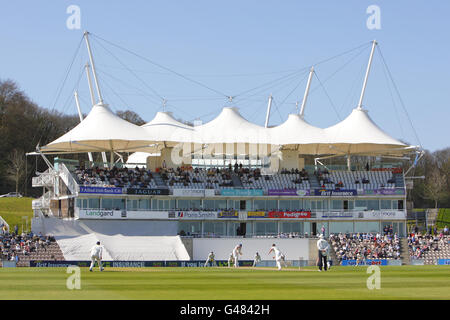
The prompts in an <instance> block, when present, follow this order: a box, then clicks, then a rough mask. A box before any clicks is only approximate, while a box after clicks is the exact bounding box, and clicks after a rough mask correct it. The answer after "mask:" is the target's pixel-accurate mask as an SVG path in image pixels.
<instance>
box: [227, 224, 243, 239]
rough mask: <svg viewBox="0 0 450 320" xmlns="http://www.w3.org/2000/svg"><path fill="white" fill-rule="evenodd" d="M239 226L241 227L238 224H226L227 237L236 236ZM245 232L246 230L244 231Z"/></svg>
mask: <svg viewBox="0 0 450 320" xmlns="http://www.w3.org/2000/svg"><path fill="white" fill-rule="evenodd" d="M240 225H241V224H240V223H239V222H232V221H229V222H228V226H227V229H228V231H227V235H228V236H236V233H237V228H239V227H240ZM246 231H247V230H246Z"/></svg>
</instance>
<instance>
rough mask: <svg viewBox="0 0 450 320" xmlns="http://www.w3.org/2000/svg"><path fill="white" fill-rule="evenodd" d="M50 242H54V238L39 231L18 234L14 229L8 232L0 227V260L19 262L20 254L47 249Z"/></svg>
mask: <svg viewBox="0 0 450 320" xmlns="http://www.w3.org/2000/svg"><path fill="white" fill-rule="evenodd" d="M16 230H17V229H16ZM52 242H55V238H53V237H52V236H43V235H42V234H41V233H39V234H33V232H30V233H22V234H18V233H16V231H15V232H11V233H10V232H9V231H4V230H3V229H2V230H1V233H0V260H3V261H5V260H8V261H16V262H19V256H20V255H24V256H27V255H30V254H31V253H32V252H38V251H41V250H43V251H47V247H48V246H49V245H50V244H51V243H52Z"/></svg>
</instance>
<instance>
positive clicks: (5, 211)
mask: <svg viewBox="0 0 450 320" xmlns="http://www.w3.org/2000/svg"><path fill="white" fill-rule="evenodd" d="M32 201H33V198H25V197H24V198H0V216H1V217H3V219H5V220H6V222H7V223H8V224H9V227H10V228H11V231H13V230H14V226H15V225H16V224H17V226H18V227H19V232H22V223H23V227H24V231H29V230H30V229H31V218H33V209H32V208H31V202H32ZM22 217H27V218H28V230H25V229H26V224H25V221H24V220H23V219H22Z"/></svg>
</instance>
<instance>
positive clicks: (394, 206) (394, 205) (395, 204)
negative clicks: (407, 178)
mask: <svg viewBox="0 0 450 320" xmlns="http://www.w3.org/2000/svg"><path fill="white" fill-rule="evenodd" d="M392 209H398V200H392Z"/></svg>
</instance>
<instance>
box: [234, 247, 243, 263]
mask: <svg viewBox="0 0 450 320" xmlns="http://www.w3.org/2000/svg"><path fill="white" fill-rule="evenodd" d="M239 256H242V243H240V244H238V245H237V246H236V247H234V249H233V262H234V267H235V268H239Z"/></svg>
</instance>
